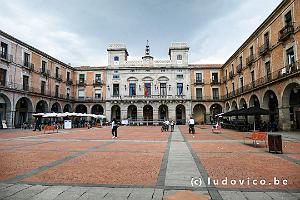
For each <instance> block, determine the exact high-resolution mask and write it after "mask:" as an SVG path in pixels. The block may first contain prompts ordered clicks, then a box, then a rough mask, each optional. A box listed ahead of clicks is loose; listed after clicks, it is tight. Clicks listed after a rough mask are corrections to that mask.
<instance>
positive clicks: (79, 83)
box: [77, 80, 86, 87]
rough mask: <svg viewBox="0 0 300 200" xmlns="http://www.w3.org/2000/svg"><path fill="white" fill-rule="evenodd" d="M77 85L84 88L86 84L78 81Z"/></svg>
mask: <svg viewBox="0 0 300 200" xmlns="http://www.w3.org/2000/svg"><path fill="white" fill-rule="evenodd" d="M77 85H78V86H80V87H85V86H86V82H85V80H79V81H78V82H77Z"/></svg>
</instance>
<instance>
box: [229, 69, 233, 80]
mask: <svg viewBox="0 0 300 200" xmlns="http://www.w3.org/2000/svg"><path fill="white" fill-rule="evenodd" d="M233 77H234V73H233V71H231V72H229V78H230V79H233Z"/></svg>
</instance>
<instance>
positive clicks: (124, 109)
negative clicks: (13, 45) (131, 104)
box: [120, 105, 127, 120]
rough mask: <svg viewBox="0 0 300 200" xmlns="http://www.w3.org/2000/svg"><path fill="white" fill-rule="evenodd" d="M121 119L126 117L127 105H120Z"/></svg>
mask: <svg viewBox="0 0 300 200" xmlns="http://www.w3.org/2000/svg"><path fill="white" fill-rule="evenodd" d="M120 109H121V120H122V119H127V107H126V106H125V105H122V106H121V108H120Z"/></svg>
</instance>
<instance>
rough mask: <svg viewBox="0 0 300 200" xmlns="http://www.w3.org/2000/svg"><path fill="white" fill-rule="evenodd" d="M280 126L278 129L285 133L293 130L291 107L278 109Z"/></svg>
mask: <svg viewBox="0 0 300 200" xmlns="http://www.w3.org/2000/svg"><path fill="white" fill-rule="evenodd" d="M278 112H279V124H278V127H279V128H280V129H282V130H284V131H290V130H291V121H290V109H289V107H281V108H278Z"/></svg>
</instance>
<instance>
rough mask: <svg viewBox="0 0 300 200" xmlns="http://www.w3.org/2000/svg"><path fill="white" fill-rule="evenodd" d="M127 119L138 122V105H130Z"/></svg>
mask: <svg viewBox="0 0 300 200" xmlns="http://www.w3.org/2000/svg"><path fill="white" fill-rule="evenodd" d="M127 118H128V119H130V120H131V121H136V120H137V107H136V105H133V104H132V105H129V106H128V108H127Z"/></svg>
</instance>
